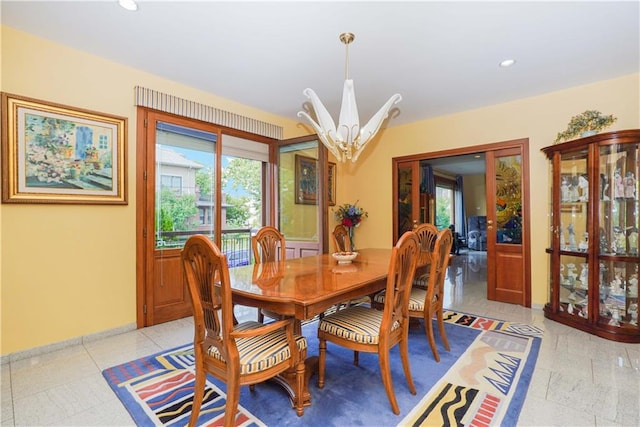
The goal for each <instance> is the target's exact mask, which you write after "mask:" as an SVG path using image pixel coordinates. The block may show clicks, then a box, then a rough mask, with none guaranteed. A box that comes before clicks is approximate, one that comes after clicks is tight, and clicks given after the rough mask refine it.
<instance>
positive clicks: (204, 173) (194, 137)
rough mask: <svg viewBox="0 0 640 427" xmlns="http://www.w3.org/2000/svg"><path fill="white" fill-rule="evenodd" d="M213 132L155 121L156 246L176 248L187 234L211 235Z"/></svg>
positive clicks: (213, 160) (214, 138) (213, 180)
mask: <svg viewBox="0 0 640 427" xmlns="http://www.w3.org/2000/svg"><path fill="white" fill-rule="evenodd" d="M216 137H217V135H216V134H213V133H209V132H203V131H199V130H196V129H190V128H185V127H181V126H176V125H171V124H167V123H161V122H160V123H158V126H157V129H156V212H155V218H156V220H155V234H156V247H158V248H179V247H182V246H183V245H184V242H185V241H186V240H187V239H188V238H189V236H190V235H193V234H196V233H202V234H207V235H209V236H211V237H212V238H213V236H214V223H213V218H214V215H213V210H214V200H215V199H214V194H215V192H214V183H215V141H216Z"/></svg>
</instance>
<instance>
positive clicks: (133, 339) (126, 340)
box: [85, 330, 162, 370]
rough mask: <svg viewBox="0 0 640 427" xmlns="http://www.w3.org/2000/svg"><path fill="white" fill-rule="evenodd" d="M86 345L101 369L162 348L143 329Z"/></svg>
mask: <svg viewBox="0 0 640 427" xmlns="http://www.w3.org/2000/svg"><path fill="white" fill-rule="evenodd" d="M85 347H86V349H87V351H89V353H90V354H91V357H92V358H93V359H94V360H95V362H96V364H97V365H98V367H99V368H100V370H103V369H107V368H110V367H112V366H115V365H119V364H121V363H125V362H128V361H130V360H133V359H137V358H139V357H143V356H147V355H150V354H153V353H157V352H159V351H161V350H162V347H161V346H159V345H158V344H156V343H155V342H153V340H151V339H150V338H149V337H148V336H147V335H145V333H144V332H143V331H142V330H137V331H133V332H128V333H126V334H122V335H117V336H114V337H109V338H106V339H104V340H100V341H95V342H92V343H87V344H85Z"/></svg>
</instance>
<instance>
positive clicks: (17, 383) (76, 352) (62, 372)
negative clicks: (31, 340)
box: [11, 346, 100, 421]
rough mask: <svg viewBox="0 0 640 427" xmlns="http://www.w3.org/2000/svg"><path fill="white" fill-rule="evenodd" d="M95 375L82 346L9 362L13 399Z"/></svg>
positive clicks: (97, 372)
mask: <svg viewBox="0 0 640 427" xmlns="http://www.w3.org/2000/svg"><path fill="white" fill-rule="evenodd" d="M45 356H46V357H45ZM14 365H16V366H14ZM99 373H100V369H99V368H98V366H97V365H96V363H95V361H94V360H93V359H92V358H91V356H90V355H89V354H88V353H87V352H86V351H85V350H84V348H82V346H74V347H73V348H72V349H69V350H61V351H56V352H53V353H48V354H46V355H42V356H37V357H32V358H29V359H23V360H20V361H18V362H12V363H11V386H12V393H13V398H14V399H20V398H24V397H28V396H30V395H33V394H36V393H41V392H43V391H45V390H47V389H51V388H54V387H58V386H61V385H64V384H67V383H70V382H73V381H77V380H82V379H84V378H86V377H89V376H92V375H96V374H99ZM14 409H15V408H14ZM16 418H17V415H16ZM16 421H17V419H16Z"/></svg>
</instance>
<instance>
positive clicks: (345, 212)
mask: <svg viewBox="0 0 640 427" xmlns="http://www.w3.org/2000/svg"><path fill="white" fill-rule="evenodd" d="M357 205H358V202H357V201H356V202H355V203H354V204H350V203H345V204H344V205H340V206H338V208H337V209H336V210H335V211H334V214H335V216H336V220H338V222H339V223H340V224H342V225H344V226H345V227H347V230H348V232H349V239H351V250H352V251H355V244H354V243H353V234H354V233H353V232H354V230H355V228H356V227H358V226H359V225H360V223H361V222H362V220H363V219H364V218H367V217H368V216H369V213H368V212H366V211H365V210H364V209H362V208H361V207H360V206H357Z"/></svg>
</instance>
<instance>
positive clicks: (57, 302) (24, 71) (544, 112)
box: [0, 27, 640, 355]
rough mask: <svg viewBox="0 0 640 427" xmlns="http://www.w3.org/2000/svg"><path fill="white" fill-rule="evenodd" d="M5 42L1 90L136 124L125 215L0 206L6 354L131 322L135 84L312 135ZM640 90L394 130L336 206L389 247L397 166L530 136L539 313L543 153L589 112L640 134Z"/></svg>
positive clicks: (259, 114)
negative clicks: (357, 209) (355, 210)
mask: <svg viewBox="0 0 640 427" xmlns="http://www.w3.org/2000/svg"><path fill="white" fill-rule="evenodd" d="M0 37H1V43H2V44H1V52H2V58H1V61H2V62H1V68H0V76H1V77H2V80H1V84H0V90H2V91H4V92H9V93H13V94H17V95H22V96H29V97H33V98H37V99H42V100H47V101H51V102H56V103H61V104H65V105H70V106H76V107H79V108H86V109H91V110H96V111H100V112H105V113H109V114H115V115H121V116H126V117H128V119H129V132H128V142H129V146H128V165H127V170H128V173H129V182H128V189H129V204H128V205H127V206H81V205H72V206H55V205H51V206H49V205H7V204H3V205H0V220H1V224H0V241H1V245H0V254H1V255H2V258H1V261H0V288H1V310H2V314H1V319H2V330H1V333H2V348H1V349H0V354H2V355H7V354H9V353H12V352H16V351H21V350H26V349H30V348H33V347H37V346H42V345H46V344H51V343H55V342H58V341H62V340H66V339H69V338H74V337H78V336H81V335H85V334H90V333H94V332H99V331H103V330H107V329H111V328H115V327H119V326H123V325H127V324H131V323H134V322H135V316H136V313H135V255H136V254H135V236H134V234H135V195H136V193H135V173H134V171H135V162H136V158H135V131H136V129H135V124H136V123H135V107H134V105H133V88H134V86H136V85H140V86H144V87H148V88H151V89H155V90H158V91H161V92H165V93H169V94H172V95H175V96H178V97H182V98H186V99H190V100H194V101H197V102H201V103H204V104H207V105H211V106H214V107H216V108H220V109H223V110H227V111H231V112H234V113H238V114H242V115H245V116H249V117H252V118H255V119H258V120H263V121H266V122H270V123H274V124H277V125H280V126H283V127H284V128H285V137H286V138H292V137H295V136H300V135H301V134H304V133H305V131H304V128H303V127H301V126H299V125H298V124H297V123H296V122H295V121H294V120H289V119H286V118H282V117H278V116H274V115H271V114H268V113H265V112H263V111H259V110H256V109H254V108H251V107H248V106H245V105H242V104H239V103H237V102H234V101H231V100H228V99H224V98H221V97H218V96H215V95H213V94H208V93H204V92H201V91H198V90H195V89H193V88H190V87H187V86H184V85H181V84H177V83H175V82H171V81H168V80H165V79H162V78H159V77H157V76H154V75H152V74H149V73H144V72H141V71H139V70H135V69H132V68H128V67H124V66H122V65H119V64H116V63H113V62H109V61H107V60H104V59H101V58H98V57H95V56H92V55H88V54H85V53H82V52H79V51H77V50H73V49H69V48H67V47H64V46H61V45H58V44H54V43H51V42H49V41H46V40H43V39H40V38H37V37H34V36H31V35H29V34H26V33H23V32H19V31H16V30H13V29H11V28H8V27H2V28H1V33H0ZM639 81H640V76H639V75H631V76H626V77H622V78H618V79H615V80H610V81H603V82H599V83H596V84H592V85H588V86H583V87H578V88H574V89H570V90H564V91H560V92H555V93H551V94H546V95H541V96H537V97H533V98H527V99H523V100H519V101H516V102H511V103H508V104H501V105H496V106H491V107H487V108H483V109H478V110H474V111H467V112H462V113H459V114H454V115H449V116H445V117H440V118H436V119H432V120H425V121H421V122H417V123H413V124H409V125H405V126H397V127H391V128H389V129H387V130H386V131H385V132H384V133H383V134H382V135H381V136H380V138H378V140H377V141H373V142H372V143H370V146H369V147H368V148H367V149H366V150H365V152H364V153H363V154H362V156H361V157H360V160H359V161H358V163H357V164H355V165H354V164H342V163H339V164H338V175H337V197H336V199H337V204H338V205H340V204H343V203H353V202H355V201H356V200H360V202H359V206H362V207H363V208H365V210H367V211H368V212H369V218H368V219H366V220H365V221H363V222H362V224H361V227H359V228H358V230H357V231H356V239H357V241H358V245H359V246H362V247H365V246H373V247H388V246H389V245H390V243H391V238H392V237H391V236H392V223H391V214H392V212H391V206H392V200H391V199H392V189H391V158H392V157H395V156H403V155H408V154H414V153H423V152H429V151H439V150H443V149H450V148H455V147H466V146H470V145H475V144H484V143H491V142H498V141H504V140H510V139H516V138H523V137H528V138H530V144H531V169H532V171H533V172H532V198H531V206H532V207H533V208H532V226H533V230H534V233H532V234H533V236H532V252H533V260H532V264H533V267H534V268H533V269H532V270H533V295H532V297H533V303H534V304H538V305H540V304H543V303H544V302H546V289H547V277H546V268H544V267H546V265H547V257H546V255H545V253H544V248H545V247H546V245H547V233H546V230H547V209H546V206H547V200H548V187H549V185H548V182H547V168H548V165H547V162H546V160H545V158H544V156H543V155H542V154H541V153H540V151H539V149H540V148H541V147H543V146H546V145H549V144H551V143H552V141H553V140H554V139H555V136H556V133H557V132H558V131H560V130H563V129H564V128H565V127H566V124H567V122H568V120H569V118H570V117H571V116H572V115H573V114H575V113H578V112H581V111H584V110H586V109H598V110H600V111H602V112H604V113H613V114H615V115H616V116H618V118H619V120H618V122H617V123H615V125H614V126H613V127H612V128H611V129H626V128H638V127H640V112H639V111H638V109H639V104H640V102H639V96H638V95H639V87H640V84H639ZM425 102H428V100H425ZM400 107H402V104H400ZM364 119H368V118H364ZM391 124H393V122H391ZM330 225H333V224H332V223H331V222H330ZM537 230H545V232H543V233H540V232H538V233H536V232H535V231H537Z"/></svg>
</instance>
